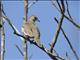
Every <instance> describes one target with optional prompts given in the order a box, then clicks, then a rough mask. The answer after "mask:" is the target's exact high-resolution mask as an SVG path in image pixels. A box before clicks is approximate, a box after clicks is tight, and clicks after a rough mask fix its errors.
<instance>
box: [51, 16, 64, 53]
mask: <svg viewBox="0 0 80 60" xmlns="http://www.w3.org/2000/svg"><path fill="white" fill-rule="evenodd" d="M63 19H64V16H63V15H62V16H61V18H60V22H59V23H58V25H57V30H56V33H55V36H54V38H53V41H52V43H51V47H50V51H51V52H52V51H53V48H54V46H55V44H56V42H57V38H58V35H59V33H60V28H61V25H62V22H63Z"/></svg>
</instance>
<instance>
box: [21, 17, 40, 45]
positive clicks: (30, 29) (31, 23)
mask: <svg viewBox="0 0 80 60" xmlns="http://www.w3.org/2000/svg"><path fill="white" fill-rule="evenodd" d="M36 21H39V20H38V18H37V17H36V16H31V17H30V18H29V20H28V21H26V20H25V19H24V22H23V27H22V32H23V34H24V35H25V36H26V35H27V36H30V37H34V38H33V40H34V41H35V42H36V43H37V44H38V45H39V46H41V43H40V31H39V29H38V27H37V26H36V23H35V22H36Z"/></svg>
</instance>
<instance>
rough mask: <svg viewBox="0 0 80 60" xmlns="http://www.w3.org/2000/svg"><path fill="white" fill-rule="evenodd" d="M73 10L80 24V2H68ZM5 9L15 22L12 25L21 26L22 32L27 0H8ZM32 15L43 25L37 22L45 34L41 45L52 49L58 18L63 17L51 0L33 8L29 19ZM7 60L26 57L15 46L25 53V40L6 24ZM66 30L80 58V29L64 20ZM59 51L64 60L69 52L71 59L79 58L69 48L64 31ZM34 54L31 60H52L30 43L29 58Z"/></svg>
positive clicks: (75, 18)
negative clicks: (24, 0) (25, 0)
mask: <svg viewBox="0 0 80 60" xmlns="http://www.w3.org/2000/svg"><path fill="white" fill-rule="evenodd" d="M68 2H69V8H70V9H69V10H70V13H71V15H72V17H73V18H74V21H75V22H76V23H78V24H80V17H79V15H80V12H79V11H80V8H79V7H80V1H68ZM3 5H4V10H5V12H6V14H7V16H8V17H9V18H10V19H11V22H12V23H13V24H14V25H15V26H16V27H17V29H18V30H19V31H20V32H21V27H22V22H23V17H24V3H23V1H4V2H3ZM31 15H36V16H38V18H39V20H40V23H37V25H38V27H39V29H40V33H41V42H42V43H43V44H44V46H45V47H46V48H49V43H50V42H51V41H52V39H53V36H54V34H55V31H56V27H57V23H56V22H55V21H54V19H53V18H54V17H57V18H58V19H59V18H60V13H59V12H58V11H57V10H56V8H55V7H54V6H52V3H51V2H50V1H39V2H37V3H36V4H34V5H33V6H32V7H31V8H29V11H28V16H29V17H30V16H31ZM4 27H5V40H6V44H5V49H6V52H5V60H23V56H22V55H21V54H20V53H19V51H18V50H17V48H16V47H15V44H17V45H18V46H19V47H20V48H21V50H23V47H22V41H21V39H20V38H19V37H18V36H16V35H14V34H13V30H12V28H11V27H10V26H9V24H8V23H7V22H6V23H5V25H4ZM62 27H63V28H64V30H65V32H66V34H67V36H68V37H69V39H70V41H71V43H72V45H73V47H74V48H75V50H76V51H77V54H78V56H80V52H79V50H80V48H79V46H80V43H79V42H80V41H79V40H80V37H79V36H80V30H79V29H77V28H76V27H75V26H73V25H72V24H71V23H70V22H69V21H68V20H66V19H64V21H63V24H62ZM55 50H56V51H57V52H58V53H59V55H60V56H61V57H66V52H68V53H69V56H70V58H71V59H72V60H75V57H74V55H73V53H72V51H71V50H70V48H69V45H68V44H67V42H66V39H65V38H64V36H63V34H62V32H60V34H59V37H58V41H57V43H56V46H55ZM31 55H32V58H31V60H51V59H50V58H49V57H48V56H47V55H46V54H45V53H44V52H43V51H42V50H40V49H39V48H37V47H36V46H34V45H32V44H30V43H28V57H30V56H31Z"/></svg>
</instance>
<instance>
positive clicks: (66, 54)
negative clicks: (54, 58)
mask: <svg viewBox="0 0 80 60" xmlns="http://www.w3.org/2000/svg"><path fill="white" fill-rule="evenodd" d="M66 57H67V59H68V60H71V59H70V57H69V55H68V53H67V52H66Z"/></svg>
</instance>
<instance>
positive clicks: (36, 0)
mask: <svg viewBox="0 0 80 60" xmlns="http://www.w3.org/2000/svg"><path fill="white" fill-rule="evenodd" d="M36 2H38V0H35V1H34V2H32V4H31V5H29V7H28V9H29V8H31V7H32V6H33V5H34V4H36Z"/></svg>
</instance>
